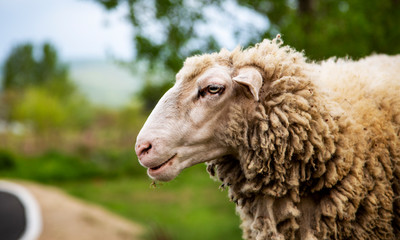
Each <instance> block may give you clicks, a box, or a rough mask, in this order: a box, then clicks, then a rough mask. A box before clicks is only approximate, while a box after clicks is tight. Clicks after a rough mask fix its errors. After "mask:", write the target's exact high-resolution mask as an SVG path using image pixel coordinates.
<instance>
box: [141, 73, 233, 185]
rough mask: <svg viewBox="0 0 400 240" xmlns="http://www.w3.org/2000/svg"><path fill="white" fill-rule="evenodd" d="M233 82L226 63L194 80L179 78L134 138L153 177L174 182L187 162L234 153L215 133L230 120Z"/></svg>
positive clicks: (205, 160) (191, 162)
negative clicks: (228, 112) (227, 119)
mask: <svg viewBox="0 0 400 240" xmlns="http://www.w3.org/2000/svg"><path fill="white" fill-rule="evenodd" d="M234 84H236V83H235V82H234V81H232V78H231V75H230V71H229V69H228V68H226V67H222V66H216V67H213V68H210V69H208V70H206V71H205V72H204V73H202V74H201V75H199V76H197V77H196V78H195V79H194V80H191V81H185V80H184V79H177V82H176V84H175V85H174V87H172V88H171V89H170V90H169V91H168V92H167V93H165V95H164V96H163V97H162V98H161V99H160V101H159V102H158V104H157V106H156V107H155V108H154V110H153V111H152V113H151V114H150V116H149V118H148V119H147V121H146V123H145V124H144V126H143V128H142V130H141V131H140V133H139V135H138V137H137V140H136V147H135V149H136V154H137V155H138V157H139V162H140V164H141V165H143V166H144V167H146V168H148V175H149V176H150V177H151V178H153V179H155V180H160V181H170V180H172V179H173V178H175V177H176V176H177V175H178V174H179V173H180V172H181V171H182V170H183V169H185V168H187V167H190V166H193V165H195V164H198V163H202V162H207V161H210V160H213V159H217V158H220V157H222V156H224V155H227V154H230V153H231V152H230V151H231V150H230V149H229V148H228V147H226V146H224V145H223V144H221V143H219V142H218V139H217V138H216V137H215V133H216V132H218V131H219V130H221V128H223V123H224V122H225V121H226V120H225V119H226V117H227V111H228V109H229V105H230V104H231V102H232V98H233V97H234V96H233V94H234V91H233V87H234Z"/></svg>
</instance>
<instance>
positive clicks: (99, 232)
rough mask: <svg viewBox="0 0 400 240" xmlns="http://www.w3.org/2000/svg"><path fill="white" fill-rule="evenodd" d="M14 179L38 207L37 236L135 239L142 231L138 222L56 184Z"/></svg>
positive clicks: (67, 239)
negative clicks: (39, 230)
mask: <svg viewBox="0 0 400 240" xmlns="http://www.w3.org/2000/svg"><path fill="white" fill-rule="evenodd" d="M14 182H16V183H18V184H20V185H22V186H24V187H26V188H27V189H28V190H29V191H30V192H31V193H32V195H33V196H35V197H36V199H37V201H38V203H39V205H40V207H41V211H42V218H43V230H42V234H41V236H40V238H39V240H54V239H57V240H76V239H79V240H99V239H107V240H127V239H130V240H137V239H140V238H139V236H140V235H141V234H142V233H143V227H141V226H140V225H138V224H135V223H132V222H130V221H128V220H126V219H123V218H122V217H120V216H117V215H115V214H113V213H110V212H109V211H107V210H105V209H103V208H101V207H99V206H96V205H94V204H90V203H87V202H84V201H82V200H79V199H76V198H74V197H71V196H69V195H67V194H66V193H64V192H62V191H61V190H59V189H57V188H55V187H49V186H44V185H40V184H37V183H31V182H25V181H14Z"/></svg>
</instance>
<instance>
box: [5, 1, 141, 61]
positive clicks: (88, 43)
mask: <svg viewBox="0 0 400 240" xmlns="http://www.w3.org/2000/svg"><path fill="white" fill-rule="evenodd" d="M126 15H127V8H124V7H123V5H121V6H120V7H119V8H117V9H116V10H113V11H106V10H105V9H104V8H103V7H102V6H101V5H100V4H98V3H95V2H93V1H91V0H57V1H55V0H0V62H4V60H5V58H6V57H7V56H8V55H9V53H10V51H11V49H12V47H13V46H15V45H17V44H20V43H24V42H33V43H34V44H37V45H41V44H43V43H44V42H45V41H49V42H51V43H52V44H54V45H55V47H56V49H57V51H58V53H59V55H60V58H61V59H62V60H66V61H73V60H81V59H107V58H109V57H110V56H112V57H117V58H119V59H124V60H129V59H131V58H132V56H133V50H132V27H131V26H130V23H129V22H128V20H127V19H125V16H126Z"/></svg>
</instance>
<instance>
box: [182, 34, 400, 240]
mask: <svg viewBox="0 0 400 240" xmlns="http://www.w3.org/2000/svg"><path fill="white" fill-rule="evenodd" d="M211 62H214V63H215V62H218V64H223V65H227V66H229V67H231V68H232V69H240V68H242V67H245V66H252V67H256V68H257V69H259V71H260V72H261V74H262V76H263V86H262V89H261V91H260V101H259V102H255V106H254V109H255V111H248V109H249V108H248V107H243V106H240V105H233V106H232V109H231V110H230V115H229V117H228V118H229V120H228V122H227V123H226V131H224V134H220V135H218V136H217V137H218V138H220V140H221V141H222V142H224V143H225V144H226V145H227V146H230V147H233V148H235V149H237V150H238V152H239V157H238V158H234V157H231V156H228V157H224V158H222V159H217V160H213V161H211V162H209V163H207V164H208V168H207V169H208V171H209V173H210V174H211V175H212V176H215V175H216V176H217V177H218V178H219V179H220V180H221V181H222V182H223V186H226V187H228V188H229V196H230V198H231V200H232V201H234V202H235V203H236V205H237V212H238V213H239V215H240V217H241V219H242V224H241V228H242V229H243V238H245V239H257V240H259V239H400V199H399V198H400V197H399V195H400V184H399V181H400V137H399V136H400V56H394V57H389V56H385V55H375V56H371V57H368V58H365V59H361V60H359V61H357V62H354V61H351V60H348V59H330V60H327V61H325V62H321V63H309V62H306V59H305V58H304V56H303V54H302V53H299V52H296V51H295V50H293V49H291V48H290V47H287V46H282V42H281V40H280V39H279V38H276V39H274V40H272V41H270V40H265V41H263V42H262V43H260V44H258V45H256V46H255V47H253V48H249V49H247V50H241V49H235V50H234V51H232V52H228V51H227V50H222V51H221V52H220V53H214V54H205V55H202V56H195V57H192V58H189V59H187V61H186V62H185V67H186V68H192V69H193V71H195V72H198V71H202V69H203V70H204V69H205V68H207V66H209V65H210V63H211ZM189 72H190V71H189ZM189 74H190V73H189ZM192 74H196V73H192Z"/></svg>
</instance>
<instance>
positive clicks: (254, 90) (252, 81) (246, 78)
mask: <svg viewBox="0 0 400 240" xmlns="http://www.w3.org/2000/svg"><path fill="white" fill-rule="evenodd" d="M232 79H233V81H235V82H237V83H239V84H241V85H244V86H246V87H248V88H249V89H250V92H251V94H252V95H253V97H254V99H255V100H256V101H258V99H259V98H258V93H259V92H260V89H261V86H262V76H261V74H260V72H259V71H257V69H255V68H243V69H241V70H239V74H238V75H237V76H236V77H234V78H232Z"/></svg>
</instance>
